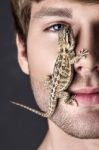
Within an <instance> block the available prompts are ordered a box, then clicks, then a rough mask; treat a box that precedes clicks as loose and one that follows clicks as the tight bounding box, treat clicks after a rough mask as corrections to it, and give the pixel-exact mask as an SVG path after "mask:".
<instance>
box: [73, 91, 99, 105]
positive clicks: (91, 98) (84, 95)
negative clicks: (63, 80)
mask: <svg viewBox="0 0 99 150" xmlns="http://www.w3.org/2000/svg"><path fill="white" fill-rule="evenodd" d="M72 95H74V96H75V99H76V101H77V103H78V104H79V105H85V106H92V105H97V104H98V105H99V88H83V89H80V90H74V91H72Z"/></svg>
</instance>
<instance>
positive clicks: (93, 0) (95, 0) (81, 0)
mask: <svg viewBox="0 0 99 150" xmlns="http://www.w3.org/2000/svg"><path fill="white" fill-rule="evenodd" d="M32 1H34V2H38V3H39V2H42V1H46V0H32ZM64 1H67V0H64ZM69 2H79V3H93V4H98V3H99V0H69Z"/></svg>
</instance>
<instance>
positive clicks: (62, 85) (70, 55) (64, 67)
mask: <svg viewBox="0 0 99 150" xmlns="http://www.w3.org/2000/svg"><path fill="white" fill-rule="evenodd" d="M74 48H75V40H74V36H73V31H72V30H71V27H70V26H66V27H64V28H63V29H61V30H60V31H59V33H58V56H57V58H56V61H55V65H54V69H53V73H52V75H51V76H50V78H49V79H48V80H47V83H48V84H49V101H48V111H47V112H43V111H38V110H35V109H33V108H30V107H29V106H26V105H23V104H21V103H18V102H14V101H11V103H13V104H15V105H17V106H20V107H22V108H24V109H27V110H29V111H31V112H34V113H36V114H38V115H40V116H42V117H46V118H49V117H51V116H52V115H53V114H54V112H55V109H56V106H57V102H58V99H61V98H63V99H64V101H65V102H67V103H71V102H72V100H73V99H70V94H69V93H68V92H67V91H66V90H67V89H68V87H69V86H70V84H71V82H72V79H73V64H74V63H75V62H77V61H78V60H79V59H80V58H81V57H83V56H86V55H87V53H88V51H87V50H83V51H82V52H81V54H80V55H79V56H76V55H75V52H74Z"/></svg>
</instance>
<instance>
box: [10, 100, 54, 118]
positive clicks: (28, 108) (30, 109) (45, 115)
mask: <svg viewBox="0 0 99 150" xmlns="http://www.w3.org/2000/svg"><path fill="white" fill-rule="evenodd" d="M10 102H11V103H12V104H14V105H17V106H20V107H22V108H24V109H26V110H28V111H31V112H33V113H35V114H37V115H40V116H42V117H45V118H48V117H50V116H51V115H52V114H50V113H49V112H45V113H44V112H40V111H38V110H35V109H33V108H31V107H29V106H26V105H23V104H21V103H17V102H14V101H10Z"/></svg>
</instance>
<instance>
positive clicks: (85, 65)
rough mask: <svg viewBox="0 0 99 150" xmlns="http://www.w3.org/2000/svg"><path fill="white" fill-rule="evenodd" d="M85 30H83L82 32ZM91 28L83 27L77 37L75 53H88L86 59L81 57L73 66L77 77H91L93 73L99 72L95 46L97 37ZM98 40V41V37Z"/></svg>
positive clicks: (97, 47)
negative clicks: (85, 51) (81, 51)
mask: <svg viewBox="0 0 99 150" xmlns="http://www.w3.org/2000/svg"><path fill="white" fill-rule="evenodd" d="M84 29H85V30H84ZM94 34H95V33H94V30H92V27H89V26H85V28H84V26H83V30H82V32H81V33H80V35H79V45H78V46H77V50H76V51H77V53H79V51H80V50H82V49H87V50H88V51H89V53H88V55H87V57H86V58H85V57H82V58H81V59H80V60H79V61H78V62H77V63H76V64H75V65H74V67H75V71H76V72H77V73H78V74H79V75H81V76H82V75H83V76H84V75H92V73H93V72H97V71H99V45H97V43H96V40H97V37H95V35H94ZM97 36H98V39H99V35H97Z"/></svg>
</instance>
